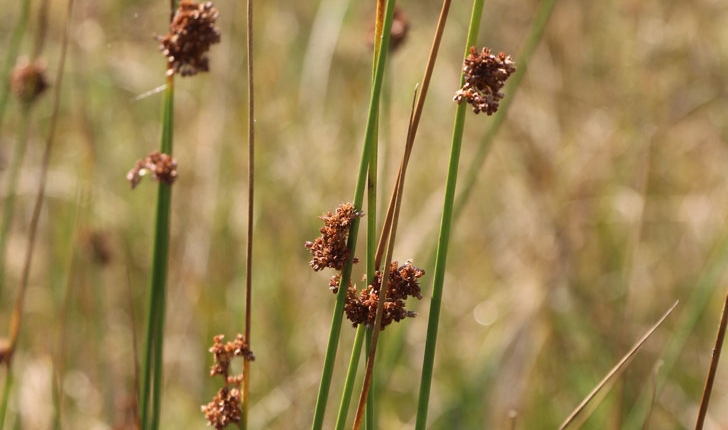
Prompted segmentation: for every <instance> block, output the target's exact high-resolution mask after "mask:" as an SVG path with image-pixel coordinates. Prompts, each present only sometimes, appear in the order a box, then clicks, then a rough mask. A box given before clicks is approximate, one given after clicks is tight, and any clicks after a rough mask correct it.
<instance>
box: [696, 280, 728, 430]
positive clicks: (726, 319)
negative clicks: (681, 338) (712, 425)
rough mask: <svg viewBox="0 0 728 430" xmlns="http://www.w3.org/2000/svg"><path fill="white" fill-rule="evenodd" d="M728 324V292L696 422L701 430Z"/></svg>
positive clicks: (697, 427) (697, 428) (697, 429)
mask: <svg viewBox="0 0 728 430" xmlns="http://www.w3.org/2000/svg"><path fill="white" fill-rule="evenodd" d="M727 325H728V294H726V296H725V303H723V311H722V312H721V314H720V323H719V324H718V334H717V335H716V337H715V346H713V355H712V357H711V359H710V368H709V369H708V376H707V377H706V378H705V388H704V389H703V396H702V398H701V399H700V410H699V411H698V418H697V421H696V422H695V430H701V429H702V428H703V424H704V423H705V416H706V415H707V413H708V403H710V393H712V392H713V382H715V374H716V372H717V371H718V362H719V361H720V352H721V350H722V349H723V340H724V339H725V331H726V326H727Z"/></svg>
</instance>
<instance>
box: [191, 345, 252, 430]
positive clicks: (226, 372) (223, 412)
mask: <svg viewBox="0 0 728 430" xmlns="http://www.w3.org/2000/svg"><path fill="white" fill-rule="evenodd" d="M224 338H225V336H223V335H221V334H219V335H217V336H214V337H213V338H212V347H211V348H210V352H211V353H212V357H213V359H214V361H215V364H214V365H213V366H212V368H211V369H210V376H213V377H214V376H215V375H221V376H222V377H223V379H224V380H225V386H224V387H222V388H220V390H219V391H218V392H217V394H216V395H215V397H214V398H213V399H212V401H211V402H210V403H208V404H207V405H203V406H202V412H203V413H204V414H205V417H206V418H207V423H208V425H210V426H212V427H214V428H215V429H218V430H219V429H222V428H225V427H226V426H227V425H229V424H233V423H238V422H240V419H241V417H242V409H241V402H242V393H241V391H240V387H242V385H243V378H244V377H245V376H244V375H242V374H241V375H230V362H231V361H232V359H233V358H234V357H244V358H245V359H246V360H249V361H253V360H255V356H254V355H253V352H252V351H251V350H250V347H249V345H248V343H247V342H246V341H245V337H244V336H243V335H242V334H238V335H237V336H236V337H235V340H234V341H232V342H227V343H223V339H224Z"/></svg>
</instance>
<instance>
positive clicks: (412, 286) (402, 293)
mask: <svg viewBox="0 0 728 430" xmlns="http://www.w3.org/2000/svg"><path fill="white" fill-rule="evenodd" d="M389 270H390V273H389V282H388V284H387V298H386V301H385V302H384V310H383V311H384V313H383V314H382V326H381V328H382V330H384V327H386V326H388V325H389V324H391V323H392V322H398V321H401V320H403V319H405V318H408V317H414V316H415V313H414V312H411V311H408V310H406V309H405V300H407V298H408V297H416V298H417V299H421V298H422V294H421V293H420V285H419V283H418V279H419V278H421V277H422V276H423V275H424V274H425V271H424V270H422V269H419V268H417V267H415V266H413V265H412V263H411V262H410V261H406V262H405V264H404V265H403V266H399V267H398V263H397V262H396V261H393V262H392V264H391V266H390V269H389ZM381 283H382V273H381V272H380V271H377V273H376V277H375V278H374V282H372V284H371V285H369V286H367V287H366V288H365V289H363V290H362V291H361V293H360V294H359V297H357V296H356V287H353V286H349V289H348V290H347V292H346V304H345V305H344V311H345V312H346V317H347V318H348V319H349V320H350V321H351V322H352V323H353V325H354V327H356V326H357V325H359V324H367V325H369V326H372V325H374V319H375V317H376V314H377V304H378V302H379V290H380V285H381Z"/></svg>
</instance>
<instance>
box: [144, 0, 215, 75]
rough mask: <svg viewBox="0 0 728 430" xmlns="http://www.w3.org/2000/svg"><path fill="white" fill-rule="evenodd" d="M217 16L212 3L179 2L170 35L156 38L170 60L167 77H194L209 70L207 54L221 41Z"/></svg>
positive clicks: (189, 0) (188, 0)
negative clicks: (175, 75) (211, 47)
mask: <svg viewBox="0 0 728 430" xmlns="http://www.w3.org/2000/svg"><path fill="white" fill-rule="evenodd" d="M218 16H219V13H218V11H217V9H215V7H213V5H212V2H206V3H202V4H198V3H197V2H194V1H191V0H182V1H180V2H179V8H178V9H177V12H176V13H175V15H174V19H173V20H172V24H170V30H169V33H167V35H165V36H163V37H158V38H157V39H158V40H159V42H160V43H161V46H160V47H159V48H160V50H161V51H162V53H163V54H164V56H165V57H167V60H169V64H170V68H169V69H168V70H167V74H169V75H172V74H175V73H179V74H181V75H182V76H192V75H195V74H197V73H198V72H207V71H209V70H210V66H209V60H208V58H207V51H209V50H210V46H211V45H213V44H215V43H219V42H220V30H219V29H218V28H217V27H216V26H215V21H217V18H218Z"/></svg>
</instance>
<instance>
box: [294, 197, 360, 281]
mask: <svg viewBox="0 0 728 430" xmlns="http://www.w3.org/2000/svg"><path fill="white" fill-rule="evenodd" d="M363 215H364V213H363V212H361V211H358V210H356V209H355V208H354V205H352V204H351V203H343V204H341V205H339V207H338V208H336V213H333V214H332V213H331V212H327V213H326V214H325V215H323V216H321V217H320V218H321V220H323V222H324V226H323V227H322V228H321V236H320V237H318V238H316V240H315V241H313V242H306V244H305V246H306V248H307V249H308V250H309V251H311V255H313V259H312V260H311V261H310V262H309V264H310V265H311V267H312V268H313V270H315V271H317V272H318V271H319V270H322V269H324V268H326V267H330V268H332V269H336V270H341V269H343V268H344V265H345V264H346V263H347V262H348V261H349V258H350V257H351V255H350V254H351V253H350V252H349V248H347V246H346V241H347V239H348V238H349V230H350V229H351V222H352V221H353V220H354V219H356V218H359V217H362V216H363ZM356 261H357V260H356V259H354V262H355V263H356Z"/></svg>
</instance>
